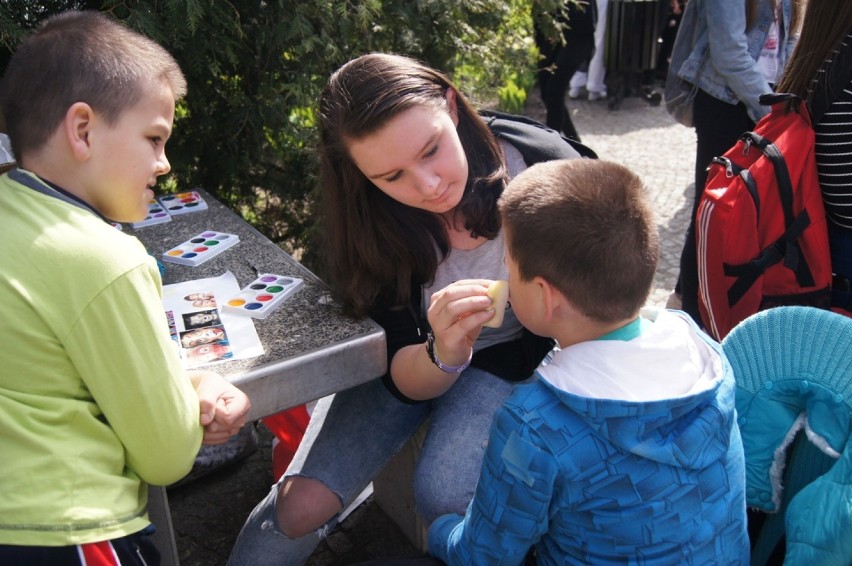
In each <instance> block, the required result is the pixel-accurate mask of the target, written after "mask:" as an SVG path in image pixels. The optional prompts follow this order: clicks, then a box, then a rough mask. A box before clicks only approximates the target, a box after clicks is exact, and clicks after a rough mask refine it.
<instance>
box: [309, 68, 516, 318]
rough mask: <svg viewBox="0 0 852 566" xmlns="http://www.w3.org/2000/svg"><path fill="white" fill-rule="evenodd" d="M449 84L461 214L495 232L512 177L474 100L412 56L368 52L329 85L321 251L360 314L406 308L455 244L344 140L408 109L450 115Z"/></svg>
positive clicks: (322, 127) (323, 122)
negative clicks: (460, 163) (460, 159)
mask: <svg viewBox="0 0 852 566" xmlns="http://www.w3.org/2000/svg"><path fill="white" fill-rule="evenodd" d="M448 89H453V90H454V91H455V93H456V97H455V99H456V106H457V111H458V127H457V132H458V135H459V139H460V141H461V145H462V147H463V149H464V152H465V155H466V156H467V161H468V169H469V175H468V181H467V185H466V187H465V192H464V196H463V197H462V200H461V202H460V203H459V205H458V207H457V208H456V214H459V215H460V216H461V217H462V218H463V219H464V221H465V228H467V229H468V230H470V231H471V233H472V234H473V235H474V236H484V237H486V238H494V237H495V236H496V235H497V233H498V231H499V229H500V217H499V214H498V212H497V205H496V203H497V198H498V197H499V196H500V194H501V192H502V190H503V187H504V186H505V184H506V168H505V165H504V162H503V157H502V152H501V150H500V147H499V145H498V144H497V141H496V138H495V137H494V136H493V134H492V133H491V131H490V130H489V129H488V126H487V125H486V124H485V122H484V120H482V119H481V118H480V117H479V115H478V114H477V112H476V110H475V109H474V107H473V105H472V104H471V103H470V102H469V101H468V100H467V99H466V98H465V97H464V96H463V95H462V94H461V93H460V92H458V90H457V89H456V88H455V87H454V86H453V84H452V83H451V82H450V80H449V79H448V78H447V77H446V76H445V75H443V74H442V73H440V72H438V71H436V70H434V69H432V68H430V67H428V66H426V65H424V64H423V63H421V62H419V61H416V60H414V59H411V58H409V57H403V56H399V55H391V54H385V53H370V54H367V55H362V56H361V57H358V58H356V59H353V60H352V61H349V62H348V63H346V64H345V65H343V66H342V67H341V68H340V69H338V70H337V71H336V72H335V73H334V74H332V76H331V78H330V79H329V81H328V84H327V85H326V87H325V89H324V90H323V92H322V96H321V98H320V123H319V147H318V154H319V165H320V166H319V189H320V203H321V204H320V213H321V217H322V218H321V223H322V225H321V230H322V238H323V240H324V241H323V248H324V251H325V257H326V260H327V262H328V273H329V274H330V277H331V279H332V283H333V287H334V290H335V292H336V294H337V296H338V298H339V299H340V301H341V302H342V304H343V308H344V310H345V311H346V312H347V313H349V314H351V315H353V316H359V317H360V316H364V315H366V314H367V313H368V312H369V311H370V309H371V308H372V307H373V306H374V304H375V303H376V301H377V300H381V301H383V302H386V303H389V304H391V305H394V306H402V305H405V304H406V303H407V302H408V301H409V299H410V296H411V288H412V285H414V284H422V283H427V282H430V281H431V280H432V278H433V277H434V275H435V270H436V269H437V266H438V263H439V261H440V260H441V259H442V258H443V257H445V256H446V255H447V253H449V250H450V245H449V235H448V233H447V227H446V224H445V222H444V221H443V220H442V219H441V218H440V217H439V216H438V215H436V214H433V213H431V212H427V211H424V210H420V209H417V208H414V207H410V206H406V205H403V204H401V203H399V202H397V201H396V200H394V199H392V198H390V197H389V196H387V195H386V194H385V193H383V192H382V191H380V190H379V189H378V188H377V187H376V186H375V185H374V184H373V183H372V182H371V181H370V180H369V179H367V178H366V177H365V176H364V174H363V173H361V171H360V170H359V169H358V167H356V165H355V163H354V162H353V161H352V158H351V157H350V155H349V151H348V148H347V145H346V140H358V139H362V138H364V137H365V136H368V135H370V134H373V133H375V132H376V131H378V130H379V129H380V128H381V127H383V126H384V125H386V124H387V123H388V121H389V120H391V119H392V118H394V117H395V116H397V115H399V114H400V113H402V112H405V111H406V110H409V109H411V108H415V107H423V106H426V107H430V108H435V109H438V110H441V111H444V112H449V106H448V103H447V98H446V93H447V90H448ZM436 245H437V247H438V249H439V250H440V253H441V257H440V258H439V257H438V256H437V255H436V253H435V246H436Z"/></svg>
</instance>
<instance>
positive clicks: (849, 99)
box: [777, 0, 852, 314]
mask: <svg viewBox="0 0 852 566" xmlns="http://www.w3.org/2000/svg"><path fill="white" fill-rule="evenodd" d="M777 90H778V92H789V93H792V94H795V95H797V96H798V97H800V98H802V99H803V100H805V101H806V102H807V104H808V109H809V110H810V112H811V117H812V119H813V124H814V131H815V133H816V161H817V171H818V173H819V183H820V187H821V188H822V196H823V202H824V203H825V212H826V216H827V219H828V242H829V248H830V250H831V268H832V271H833V272H834V281H833V284H832V307H833V308H834V309H842V310H845V311H850V312H849V314H852V118H850V116H852V2H849V1H848V0H820V1H819V2H816V1H814V2H808V6H807V8H806V11H805V14H804V18H803V24H802V33H801V39H800V40H799V42H798V44H797V46H796V49H795V51H793V54H792V56H791V57H790V61H789V62H788V64H787V67H786V69H785V71H784V74H783V76H782V77H781V80H780V81H779V83H778V88H777Z"/></svg>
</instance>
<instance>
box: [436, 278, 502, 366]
mask: <svg viewBox="0 0 852 566" xmlns="http://www.w3.org/2000/svg"><path fill="white" fill-rule="evenodd" d="M490 284H491V281H490V280H488V279H462V280H460V281H456V282H455V283H452V284H450V285H447V286H446V287H444V288H443V289H441V290H440V291H438V292H437V293H435V294H433V295H432V299H431V301H430V303H429V311H428V313H427V318H428V319H429V325H430V326H431V327H432V333H433V334H434V335H435V351H436V352H437V353H438V357H439V358H440V359H441V361H442V362H444V363H445V364H448V365H461V364H462V363H464V361H465V360H467V359H468V357H470V350H471V348H473V343H474V342H476V339H477V338H478V337H479V332H480V331H481V330H482V324H483V323H484V322H487V321H488V320H490V319H491V318H492V317H493V316H494V311H493V310H489V309H490V308H491V298H490V297H489V296H488V294H487V293H488V286H489V285H490Z"/></svg>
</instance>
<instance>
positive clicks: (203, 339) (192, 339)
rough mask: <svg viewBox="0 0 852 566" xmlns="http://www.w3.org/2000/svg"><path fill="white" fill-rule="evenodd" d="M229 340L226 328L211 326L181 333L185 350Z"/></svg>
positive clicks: (181, 341) (181, 342) (181, 340)
mask: <svg viewBox="0 0 852 566" xmlns="http://www.w3.org/2000/svg"><path fill="white" fill-rule="evenodd" d="M222 340H227V336H226V334H225V328H224V327H222V326H210V327H207V328H196V329H195V330H188V331H186V332H181V335H180V344H181V346H183V347H184V348H194V347H195V346H200V345H202V344H211V343H213V342H221V341H222Z"/></svg>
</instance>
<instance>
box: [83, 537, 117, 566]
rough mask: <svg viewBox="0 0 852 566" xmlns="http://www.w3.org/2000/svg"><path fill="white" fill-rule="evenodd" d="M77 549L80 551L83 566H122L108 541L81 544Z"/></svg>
mask: <svg viewBox="0 0 852 566" xmlns="http://www.w3.org/2000/svg"><path fill="white" fill-rule="evenodd" d="M77 548H79V549H80V564H82V566H121V561H120V560H119V559H118V556H117V555H116V553H115V550H114V549H113V548H112V543H110V541H108V540H105V541H101V542H92V543H88V544H81V545H79V546H78V547H77Z"/></svg>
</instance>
